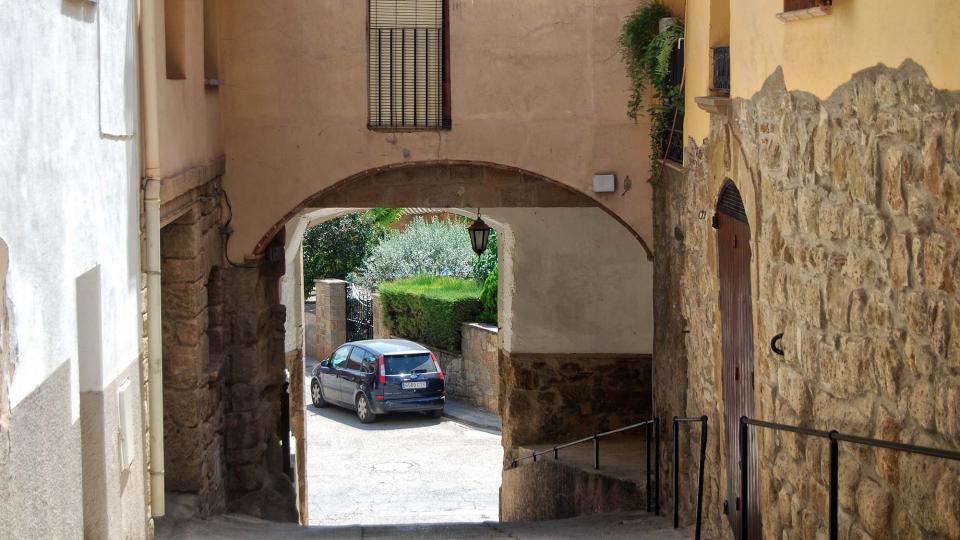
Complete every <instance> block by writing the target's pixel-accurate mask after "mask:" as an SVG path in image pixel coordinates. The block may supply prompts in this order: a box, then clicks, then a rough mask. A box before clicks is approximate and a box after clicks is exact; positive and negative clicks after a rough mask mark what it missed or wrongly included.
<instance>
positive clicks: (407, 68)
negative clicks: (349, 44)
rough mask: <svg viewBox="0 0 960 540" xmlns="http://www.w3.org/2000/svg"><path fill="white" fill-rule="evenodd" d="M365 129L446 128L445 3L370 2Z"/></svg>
mask: <svg viewBox="0 0 960 540" xmlns="http://www.w3.org/2000/svg"><path fill="white" fill-rule="evenodd" d="M369 39H370V63H369V70H370V73H369V80H370V88H369V111H370V119H369V126H370V127H371V128H397V129H443V128H448V127H449V115H448V113H447V84H446V81H447V79H446V77H447V73H446V71H447V70H446V68H445V66H446V52H447V47H446V21H445V0H369Z"/></svg>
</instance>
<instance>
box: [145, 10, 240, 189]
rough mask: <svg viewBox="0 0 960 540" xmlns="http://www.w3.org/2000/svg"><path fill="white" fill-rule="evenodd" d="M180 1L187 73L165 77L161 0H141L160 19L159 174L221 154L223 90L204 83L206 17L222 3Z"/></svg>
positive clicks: (204, 162) (171, 173) (175, 171)
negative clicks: (206, 7)
mask: <svg viewBox="0 0 960 540" xmlns="http://www.w3.org/2000/svg"><path fill="white" fill-rule="evenodd" d="M181 1H182V2H183V3H184V4H183V5H184V14H183V20H184V23H185V26H184V47H185V58H186V63H185V65H184V67H185V71H186V73H185V78H183V79H167V71H166V37H165V33H164V28H165V27H164V23H166V21H165V19H164V16H165V13H164V2H163V0H157V1H155V2H152V3H145V4H144V6H151V5H153V6H154V7H155V10H156V11H155V16H156V17H157V20H158V21H159V22H160V24H158V32H157V44H156V49H155V50H156V55H157V63H156V65H157V71H158V73H157V95H158V99H159V104H158V105H159V115H158V126H157V129H158V135H159V145H160V148H159V149H160V156H159V157H160V171H159V172H160V176H161V177H162V178H169V177H172V176H176V175H177V174H179V173H183V172H185V171H188V170H191V169H194V168H196V167H201V166H205V165H208V164H210V163H212V162H214V161H215V160H217V158H219V157H220V156H222V155H223V135H222V129H221V119H220V91H221V90H220V89H218V88H217V87H215V86H206V85H205V84H204V54H205V47H204V17H205V16H211V15H212V16H216V14H217V13H216V12H217V11H219V10H220V9H223V6H219V5H217V9H215V10H213V12H210V11H207V12H205V11H204V4H205V2H204V0H181ZM227 3H228V4H229V3H232V2H227ZM214 4H217V2H214ZM213 43H216V42H215V41H214V42H213ZM205 180H206V179H203V181H205ZM191 187H195V186H191ZM165 200H167V198H165Z"/></svg>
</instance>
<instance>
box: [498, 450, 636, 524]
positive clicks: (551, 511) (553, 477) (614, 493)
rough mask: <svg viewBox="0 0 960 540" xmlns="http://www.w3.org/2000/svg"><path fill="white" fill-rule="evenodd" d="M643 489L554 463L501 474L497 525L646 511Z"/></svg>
mask: <svg viewBox="0 0 960 540" xmlns="http://www.w3.org/2000/svg"><path fill="white" fill-rule="evenodd" d="M646 500H647V499H646V493H645V487H644V486H642V485H640V484H638V483H637V482H633V481H630V480H623V479H618V478H614V477H612V476H605V475H602V474H597V473H593V472H588V471H585V470H583V469H580V468H578V467H575V466H572V465H568V464H564V463H563V462H555V461H538V462H537V463H529V464H527V465H523V466H521V467H517V468H516V469H507V470H505V471H503V484H502V487H501V491H500V520H501V521H544V520H548V519H564V518H569V517H575V516H585V515H591V514H603V513H608V512H627V511H633V510H642V509H646Z"/></svg>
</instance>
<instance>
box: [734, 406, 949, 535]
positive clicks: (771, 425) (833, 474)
mask: <svg viewBox="0 0 960 540" xmlns="http://www.w3.org/2000/svg"><path fill="white" fill-rule="evenodd" d="M750 426H755V427H759V428H765V429H772V430H775V431H789V432H792V433H799V434H801V435H809V436H811V437H819V438H821V439H827V440H829V441H830V507H829V508H830V510H829V511H830V520H829V528H830V530H829V533H830V539H831V540H836V539H837V538H839V529H840V527H839V515H840V497H839V491H838V486H839V476H840V442H841V441H842V442H849V443H853V444H859V445H861V446H872V447H876V448H887V449H889V450H898V451H901V452H909V453H911V454H920V455H923V456H930V457H936V458H941V459H949V460H952V461H960V452H955V451H953V450H944V449H942V448H933V447H929V446H917V445H913V444H903V443H897V442H892V441H884V440H881V439H871V438H869V437H859V436H856V435H848V434H846V433H840V432H839V431H836V430H833V431H823V430H819V429H809V428H803V427H799V426H790V425H787V424H777V423H775V422H766V421H763V420H755V419H752V418H747V417H746V416H741V417H740V490H741V491H742V492H743V493H742V497H743V506H742V509H743V510H742V513H741V514H740V520H741V521H740V538H741V540H746V539H747V538H748V535H747V529H748V526H749V525H748V524H749V519H748V518H749V508H750V505H749V504H748V496H749V493H748V485H749V480H750V467H749V465H748V462H749V452H750V443H749V437H750Z"/></svg>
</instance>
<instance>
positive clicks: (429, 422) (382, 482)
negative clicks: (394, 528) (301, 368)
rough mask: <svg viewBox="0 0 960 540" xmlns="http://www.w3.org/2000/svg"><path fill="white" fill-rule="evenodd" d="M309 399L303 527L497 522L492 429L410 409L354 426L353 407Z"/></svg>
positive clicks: (497, 466)
mask: <svg viewBox="0 0 960 540" xmlns="http://www.w3.org/2000/svg"><path fill="white" fill-rule="evenodd" d="M306 388H310V381H309V378H307V382H306ZM307 394H309V392H307ZM309 399H310V398H309V395H308V396H307V401H308V404H307V412H306V417H307V439H308V444H307V468H308V473H307V491H308V499H307V503H308V505H309V522H310V525H340V526H342V525H353V524H355V525H388V524H391V525H392V524H411V523H417V524H428V523H465V522H480V521H497V520H498V517H499V516H498V513H499V512H498V499H499V489H500V473H501V468H502V459H503V449H502V447H501V446H500V434H499V433H496V432H491V431H487V430H482V429H477V428H473V427H470V426H467V425H463V424H459V423H457V422H455V421H452V420H450V419H448V418H439V419H431V418H427V417H426V416H423V415H421V414H417V413H414V414H392V415H386V416H381V417H378V419H377V421H376V422H375V423H373V424H361V423H360V421H359V420H357V416H356V413H354V412H353V411H349V410H346V409H341V408H339V407H335V406H328V407H325V408H323V409H318V408H316V407H314V406H313V405H312V404H309Z"/></svg>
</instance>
